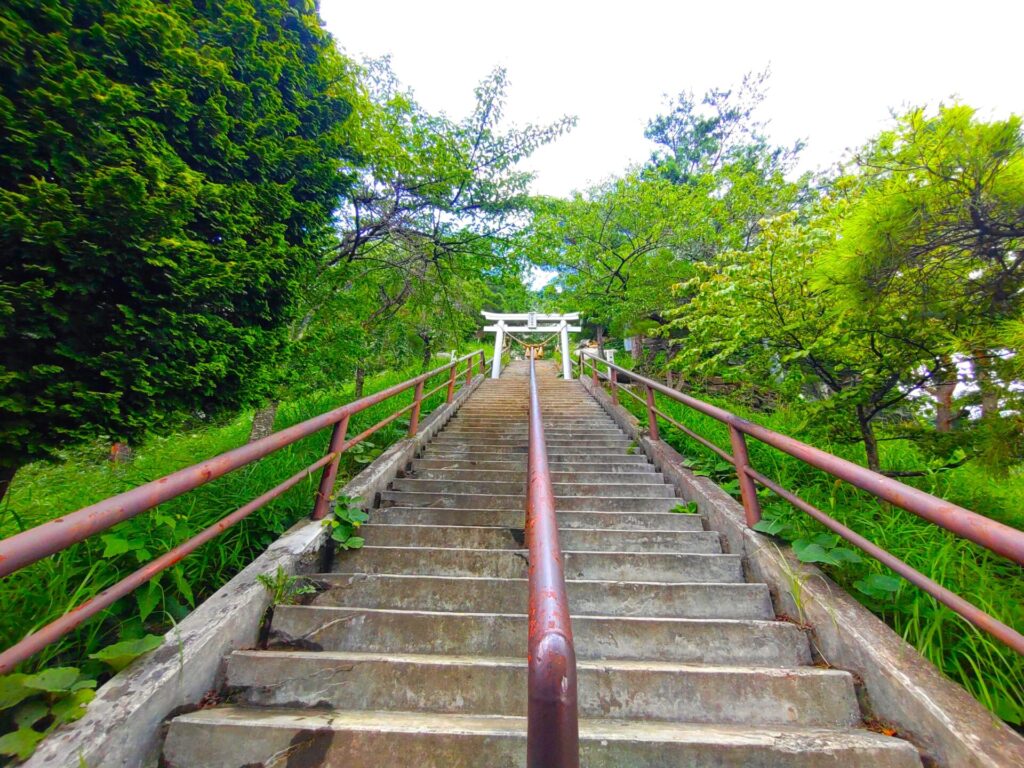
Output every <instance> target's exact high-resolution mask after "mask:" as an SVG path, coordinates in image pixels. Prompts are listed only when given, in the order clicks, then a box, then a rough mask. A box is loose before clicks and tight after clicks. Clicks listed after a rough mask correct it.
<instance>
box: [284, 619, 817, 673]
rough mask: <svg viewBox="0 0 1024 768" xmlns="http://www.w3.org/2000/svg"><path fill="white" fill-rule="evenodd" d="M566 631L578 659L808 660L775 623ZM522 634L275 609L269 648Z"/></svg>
mask: <svg viewBox="0 0 1024 768" xmlns="http://www.w3.org/2000/svg"><path fill="white" fill-rule="evenodd" d="M572 632H573V639H574V641H575V648H576V657H577V659H579V660H583V659H633V660H643V659H659V660H661V661H674V662H681V663H687V664H724V665H750V666H759V667H798V666H805V665H807V664H809V663H810V660H811V654H810V645H809V643H808V642H807V636H806V635H805V634H804V633H803V631H802V630H800V629H799V628H798V627H797V626H796V625H795V624H790V623H788V622H783V621H756V620H734V619H664V618H660V619H655V618H648V617H625V616H586V615H583V614H576V615H574V616H573V617H572ZM526 633H527V621H526V614H501V613H456V612H454V611H449V612H444V611H395V610H385V609H371V608H328V607H321V606H314V605H279V606H277V607H276V608H275V609H274V619H273V622H272V624H271V628H270V642H271V644H272V647H275V648H280V649H284V648H287V649H290V650H306V651H359V652H361V653H439V654H454V655H462V656H510V657H516V656H523V655H524V653H525V652H524V650H523V649H524V647H525V645H526V636H527V635H526Z"/></svg>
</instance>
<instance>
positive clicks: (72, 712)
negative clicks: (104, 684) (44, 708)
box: [49, 683, 96, 730]
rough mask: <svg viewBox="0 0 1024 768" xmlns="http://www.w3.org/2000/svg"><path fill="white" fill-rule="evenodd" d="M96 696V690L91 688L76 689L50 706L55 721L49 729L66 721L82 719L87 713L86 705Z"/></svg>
mask: <svg viewBox="0 0 1024 768" xmlns="http://www.w3.org/2000/svg"><path fill="white" fill-rule="evenodd" d="M94 684H95V683H94ZM94 698H96V691H94V690H92V689H90V688H83V689H82V690H80V691H75V692H74V693H72V694H71V695H70V696H64V697H63V698H61V699H60V701H58V702H57V703H56V704H54V705H53V706H52V707H50V712H51V714H52V715H53V723H52V724H51V725H50V728H49V730H53V729H54V728H56V727H58V726H61V725H63V724H64V723H71V722H74V721H75V720H78V719H80V718H81V717H82V716H83V715H85V712H86V706H87V705H88V704H89V702H90V701H92V700H93V699H94Z"/></svg>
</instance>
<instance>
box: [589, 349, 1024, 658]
mask: <svg viewBox="0 0 1024 768" xmlns="http://www.w3.org/2000/svg"><path fill="white" fill-rule="evenodd" d="M588 364H589V366H590V369H591V374H592V376H593V380H594V382H595V383H597V382H598V381H599V379H600V377H599V375H598V370H597V367H598V364H601V365H604V366H606V367H607V368H608V375H607V377H606V378H607V380H608V382H609V384H610V386H611V388H612V390H613V392H615V395H614V399H615V400H616V401H617V400H618V393H617V391H616V390H617V388H618V387H622V386H623V385H622V382H621V381H619V380H618V379H619V374H625V375H626V376H627V377H628V378H629V379H630V380H633V381H636V382H637V383H639V384H641V385H642V386H643V388H644V390H645V392H646V398H644V399H642V398H640V397H639V396H638V395H636V394H635V393H633V392H631V391H630V390H628V389H623V391H624V392H626V393H627V394H629V395H630V396H632V397H634V398H635V399H637V400H638V401H640V402H641V403H642V405H643V406H644V407H645V408H646V410H647V422H648V431H649V433H650V435H651V438H652V439H653V440H658V439H659V436H658V431H657V430H658V424H657V419H658V417H659V416H660V417H661V418H663V419H665V420H666V421H667V422H668V423H670V424H672V425H673V426H674V427H676V428H677V429H679V430H680V431H681V432H683V433H684V434H685V435H687V436H688V437H690V438H692V439H694V440H696V441H698V442H699V443H701V444H702V445H704V446H705V447H707V448H709V449H710V450H712V451H713V452H714V453H716V454H717V455H718V456H720V457H721V458H723V459H724V460H725V461H728V462H729V463H730V464H732V465H733V466H734V467H735V468H736V474H737V478H738V480H739V485H740V499H741V501H742V503H743V509H744V515H745V518H746V522H747V525H748V526H753V525H756V524H757V522H758V521H759V520H760V519H761V506H760V502H759V501H758V498H757V489H756V487H755V485H754V483H755V482H757V483H760V484H761V485H762V486H764V487H765V488H768V489H769V490H770V491H772V492H773V493H775V494H776V495H778V496H779V497H780V498H782V499H784V500H786V501H788V502H789V503H790V504H792V505H793V506H795V507H796V508H797V509H799V510H801V511H803V512H805V513H807V514H809V515H811V516H812V517H814V518H815V519H816V520H818V521H819V522H821V523H822V524H823V525H825V526H826V527H827V528H828V529H829V530H831V531H833V532H834V533H837V534H838V535H839V536H841V537H842V538H843V539H845V540H846V541H849V542H850V543H852V544H853V545H854V546H856V547H858V548H859V549H861V550H862V551H864V552H866V553H867V554H868V555H870V556H871V557H873V558H875V559H876V560H878V561H880V562H881V563H883V564H884V565H886V566H887V567H889V568H890V569H892V570H893V571H895V572H896V573H898V574H900V575H901V576H903V577H904V578H905V579H907V580H908V581H910V582H911V583H912V584H914V585H915V586H917V587H920V588H921V589H922V590H924V591H925V592H927V593H928V594H929V595H931V596H932V597H934V598H935V599H936V600H938V601H939V602H941V603H942V604H943V605H946V606H947V607H948V608H950V609H952V610H953V611H954V612H956V613H957V614H959V615H960V616H962V617H963V618H965V619H966V620H967V621H969V622H971V623H972V624H974V625H975V626H976V627H978V628H979V629H982V630H984V631H986V632H988V633H989V634H991V635H992V636H993V637H995V638H997V639H998V640H1000V641H1002V642H1003V643H1005V644H1006V645H1008V646H1009V647H1010V648H1012V649H1013V650H1015V651H1017V653H1020V654H1024V635H1022V634H1021V633H1020V632H1018V631H1017V630H1015V629H1014V628H1012V627H1010V626H1008V625H1006V624H1004V623H1003V622H1001V621H999V620H998V619H997V618H995V617H994V616H991V615H990V614H988V613H986V612H985V611H983V610H981V609H980V608H978V607H977V606H975V605H973V604H971V603H969V602H968V601H966V600H964V599H963V598H962V597H960V596H959V595H956V594H955V593H953V592H951V591H950V590H948V589H946V588H945V587H943V586H942V585H941V584H939V583H937V582H935V581H934V580H932V579H930V578H928V577H927V576H925V575H924V574H923V573H921V572H920V571H918V570H916V569H914V568H912V567H911V566H909V565H907V564H906V563H904V562H903V561H902V560H899V559H898V558H896V557H895V556H894V555H892V554H890V553H889V552H887V551H886V550H884V549H882V548H881V547H879V546H878V545H876V544H873V543H872V542H870V541H868V540H867V539H865V538H864V537H862V536H860V535H859V534H857V533H855V532H854V531H852V530H850V529H849V528H847V527H846V526H844V525H843V524H842V523H840V522H839V521H838V520H835V519H834V518H832V517H830V516H829V515H827V514H826V513H825V512H823V511H822V510H820V509H818V508H817V507H815V506H813V505H812V504H810V503H808V502H807V501H805V500H804V499H802V498H800V497H799V496H797V495H796V494H794V493H792V492H791V491H788V490H786V489H785V488H783V487H782V486H780V485H779V484H778V483H776V482H775V481H773V480H772V479H771V478H768V477H766V476H765V475H763V474H761V473H760V472H758V471H756V470H755V469H754V468H753V467H752V466H751V465H750V457H749V454H748V453H747V446H746V440H745V436H746V435H749V436H750V437H753V438H755V439H756V440H759V441H760V442H762V443H764V444H765V445H770V446H771V447H773V448H775V449H777V450H780V451H782V452H783V453H786V454H789V455H790V456H793V457H794V458H797V459H799V460H800V461H802V462H804V463H805V464H807V465H809V466H812V467H815V468H816V469H820V470H822V471H824V472H827V473H828V474H830V475H832V476H833V477H835V478H838V479H840V480H844V481H846V482H848V483H849V484H850V485H853V486H854V487H856V488H860V489H861V490H864V491H867V492H868V493H870V494H871V495H872V496H874V497H876V498H878V499H882V500H883V501H887V502H889V503H890V504H893V505H894V506H897V507H899V508H901V509H905V510H907V511H908V512H911V513H913V514H915V515H917V516H918V517H921V518H923V519H924V520H927V521H929V522H931V523H934V524H935V525H939V526H941V527H943V528H945V529H946V530H948V531H950V532H952V533H954V534H956V535H957V536H960V537H962V538H965V539H969V540H970V541H973V542H974V543H976V544H979V545H981V546H982V547H985V548H986V549H987V550H989V551H990V552H993V553H995V554H998V555H1001V556H1003V557H1005V558H1007V559H1009V560H1012V561H1014V562H1015V563H1017V564H1020V565H1024V531H1019V530H1017V529H1016V528H1011V527H1010V526H1008V525H1004V524H1003V523H1000V522H998V521H996V520H992V519H990V518H987V517H985V516H984V515H979V514H978V513H977V512H972V511H971V510H969V509H965V508H963V507H961V506H958V505H956V504H953V503H952V502H950V501H946V500H945V499H940V498H939V497H938V496H933V495H932V494H930V493H926V492H925V491H922V490H920V489H918V488H914V487H912V486H909V485H906V484H905V483H901V482H899V481H898V480H894V479H893V478H891V477H886V476H885V475H882V474H879V473H878V472H874V471H872V470H870V469H867V468H866V467H862V466H860V465H859V464H854V463H853V462H852V461H847V460H846V459H842V458H840V457H838V456H835V455H833V454H831V453H828V452H827V451H823V450H821V449H819V448H815V447H813V446H810V445H807V444H806V443H803V442H800V441H799V440H796V439H794V438H792V437H789V436H787V435H783V434H780V433H778V432H774V431H772V430H770V429H767V428H766V427H762V426H761V425H760V424H755V423H754V422H752V421H747V420H746V419H742V418H740V417H739V416H736V415H735V414H733V413H730V412H729V411H726V410H724V409H722V408H718V407H717V406H714V405H711V404H710V403H705V402H704V401H703V400H698V399H697V398H695V397H691V396H689V395H685V394H683V393H682V392H678V391H676V390H675V389H672V388H671V387H667V386H665V385H664V384H661V383H660V382H657V381H654V380H653V379H649V378H647V377H645V376H641V375H639V374H637V373H635V372H633V371H630V370H628V369H626V368H622V367H621V366H618V365H615V364H614V363H610V362H608V361H607V360H604V359H601V358H599V357H596V356H593V355H581V356H580V361H579V371H580V377H581V378H582V377H583V375H584V370H585V368H586V366H587V365H588ZM655 393H658V394H663V395H665V396H667V397H669V398H670V399H672V400H675V401H676V402H679V403H682V404H683V405H686V406H687V407H689V408H692V409H693V410H695V411H698V412H699V413H703V414H704V415H706V416H710V417H711V418H713V419H716V420H717V421H720V422H722V423H723V424H726V425H727V426H728V427H729V442H730V447H731V448H732V453H731V454H730V453H728V452H726V451H724V450H722V449H721V448H719V447H718V446H717V445H715V444H714V443H712V442H711V441H709V440H707V439H705V438H703V437H701V436H700V435H698V434H696V433H695V432H693V431H692V430H690V429H688V428H687V427H685V426H684V425H682V424H680V423H679V422H678V421H676V420H675V419H673V418H672V417H671V416H669V415H668V414H666V413H664V412H663V411H661V410H658V408H657V406H656V403H655V401H654V395H655Z"/></svg>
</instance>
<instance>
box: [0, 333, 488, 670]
mask: <svg viewBox="0 0 1024 768" xmlns="http://www.w3.org/2000/svg"><path fill="white" fill-rule="evenodd" d="M477 359H479V370H480V372H481V373H485V372H486V368H487V360H486V355H485V353H484V352H483V350H479V351H477V352H472V353H470V354H468V355H464V356H463V357H460V358H458V359H456V360H452V361H451V362H450V363H448V364H447V365H443V366H441V367H439V368H435V369H434V370H432V371H428V372H426V373H422V374H420V375H419V376H416V377H414V378H412V379H409V380H407V381H403V382H401V383H399V384H395V385H394V386H392V387H388V388H387V389H384V390H381V391H380V392H376V393H374V394H372V395H367V396H366V397H363V398H360V399H359V400H355V401H353V402H351V403H346V404H345V405H342V406H340V407H338V408H335V409H333V410H331V411H328V412H326V413H322V414H320V415H319V416H314V417H313V418H311V419H307V420H306V421H303V422H301V423H299V424H296V425H294V426H292V427H289V428H287V429H283V430H281V431H279V432H275V433H274V434H272V435H268V436H267V437H265V438H262V439H260V440H256V441H254V442H252V443H249V444H248V445H243V446H241V447H240V448H235V449H234V450H231V451H226V452H225V453H222V454H220V455H219V456H215V457H214V458H212V459H207V460H206V461H203V462H200V463H199V464H194V465H193V466H191V467H186V468H185V469H181V470H178V471H177V472H173V473H171V474H169V475H166V476H165V477H161V478H159V479H157V480H153V481H151V482H148V483H145V484H144V485H140V486H139V487H137V488H133V489H132V490H130V491H126V492H125V493H121V494H118V495H117V496H111V497H110V498H107V499H104V500H103V501H99V502H97V503H95V504H91V505H89V506H87V507H83V508H82V509H79V510H78V511H76V512H72V513H70V514H68V515H64V516H63V517H58V518H55V519H53V520H50V521H48V522H45V523H42V524H41V525H37V526H35V527H34V528H30V529H29V530H27V531H22V532H21V533H17V534H15V535H14V536H9V537H8V538H6V539H3V540H0V577H2V576H7V575H9V574H11V573H13V572H15V571H17V570H19V569H21V568H24V567H26V566H28V565H31V564H32V563H35V562H37V561H39V560H42V559H43V558H45V557H49V556H50V555H53V554H55V553H57V552H60V551H62V550H64V549H66V548H67V547H70V546H71V545H73V544H76V543H78V542H80V541H83V540H84V539H86V538H88V537H90V536H93V535H94V534H97V533H100V532H101V531H105V530H107V529H109V528H111V527H113V526H114V525H117V524H118V523H120V522H123V521H125V520H128V519H130V518H133V517H135V516H137V515H139V514H141V513H143V512H145V511H147V510H150V509H152V508H153V507H156V506H157V505H159V504H162V503H163V502H165V501H169V500H171V499H173V498H176V497H178V496H181V495H182V494H184V493H187V492H188V491H191V490H194V489H196V488H198V487H200V486H201V485H205V484H206V483H208V482H210V481H211V480H214V479H216V478H218V477H221V476H223V475H225V474H227V473H228V472H231V471H233V470H235V469H238V468H240V467H243V466H246V465H247V464H251V463H253V462H255V461H258V460H260V459H262V458H264V457H265V456H268V455H269V454H271V453H273V452H275V451H277V450H279V449H281V448H284V447H285V446H288V445H291V444H293V443H295V442H297V441H299V440H302V439H303V438H305V437H309V436H310V435H312V434H315V433H316V432H319V431H320V430H322V429H324V428H326V427H329V426H333V427H334V429H333V430H332V433H331V438H330V442H329V444H328V449H327V453H326V454H325V455H324V456H322V457H321V458H319V459H317V460H316V461H315V462H313V463H312V464H310V465H309V466H308V467H306V468H305V469H302V470H300V471H299V472H297V473H296V474H294V475H292V476H291V477H290V478H288V479H287V480H285V481H284V482H282V483H280V484H279V485H277V486H275V487H274V488H272V489H270V490H269V491H267V492H265V493H263V494H262V495H260V496H258V497H256V498H255V499H253V500H252V501H250V502H249V503H247V504H245V505H243V506H241V507H239V508H238V509H237V510H235V511H234V512H231V513H230V514H228V515H226V516H225V517H224V518H222V519H221V520H220V521H219V522H218V523H216V524H214V525H212V526H210V527H209V528H207V529H205V530H203V531H201V532H200V533H198V534H197V535H195V536H193V537H192V538H191V539H189V540H187V541H185V542H183V543H181V544H179V545H178V546H176V547H175V548H174V549H172V550H170V551H169V552H167V553H165V554H163V555H161V556H159V557H157V558H156V559H154V560H152V561H150V562H149V563H147V564H146V565H145V566H143V567H142V568H140V569H138V570H137V571H135V572H134V573H132V574H130V575H129V576H127V577H125V578H124V579H122V580H121V581H119V582H117V583H116V584H114V585H112V586H110V587H108V588H107V589H105V590H104V591H103V592H100V593H99V594H98V595H96V596H95V597H92V598H90V599H89V600H86V601H85V602H84V603H81V604H80V605H78V606H77V607H75V608H73V609H72V610H70V611H68V612H67V613H65V614H64V615H63V616H61V617H60V618H58V619H56V620H54V621H52V622H50V623H49V624H47V625H46V626H44V627H42V628H41V629H39V630H37V631H35V632H33V633H31V634H29V635H28V636H26V637H25V638H23V639H22V640H21V641H20V642H18V643H16V644H15V645H13V646H11V647H10V648H8V649H7V650H5V651H4V652H3V653H0V675H2V674H6V673H8V672H10V671H11V670H13V669H14V668H15V667H16V666H17V665H18V664H20V663H21V662H23V661H25V660H26V659H28V658H30V657H31V656H33V655H34V654H36V653H38V652H39V651H41V650H42V649H44V648H45V647H46V646H48V645H50V644H52V643H54V642H56V641H57V640H59V639H60V638H61V637H63V636H64V635H66V634H67V633H68V632H70V631H71V630H73V629H74V628H75V627H77V626H79V625H80V624H82V622H84V621H86V620H87V619H89V618H90V617H91V616H94V615H95V614H97V613H99V612H100V611H102V610H103V609H105V608H107V607H109V606H110V605H111V604H113V603H114V602H115V601H116V600H118V599H120V598H121V597H124V596H125V595H127V594H129V593H130V592H132V590H134V589H136V588H137V587H139V586H141V585H142V584H145V583H146V582H147V581H149V580H150V579H151V578H153V577H154V576H156V575H157V574H158V573H160V572H161V571H164V570H166V569H167V568H170V567H171V566H173V565H175V564H176V563H178V562H180V561H181V560H182V559H183V558H184V557H186V556H187V555H189V554H191V553H192V552H194V551H195V550H196V549H198V548H199V547H200V546H202V545H203V544H205V543H206V542H208V541H210V540H211V539H212V538H214V537H215V536H217V535H218V534H219V533H222V532H223V531H225V530H227V529H228V528H230V527H231V526H233V525H235V524H236V523H238V522H240V521H241V520H243V519H245V518H246V517H248V516H249V515H251V514H252V513H253V512H255V511H256V510H258V509H260V508H261V507H263V506H265V505H266V504H268V503H269V502H271V501H273V500H274V499H276V498H278V497H279V496H281V495H282V494H284V493H285V492H286V491H287V490H289V489H290V488H292V487H293V486H295V485H297V484H298V483H299V482H301V481H302V480H304V479H305V478H307V477H309V476H310V475H311V474H312V473H314V472H316V470H318V469H320V468H323V474H322V476H321V479H320V485H319V489H318V491H317V494H316V501H315V503H314V507H313V514H312V517H313V518H314V519H321V518H323V517H325V516H326V515H327V514H328V512H329V510H330V499H331V496H332V494H333V493H334V483H335V480H336V479H337V475H338V464H339V462H340V460H341V454H342V453H344V452H345V451H346V450H348V449H349V448H351V447H352V446H354V445H356V444H357V443H359V442H360V441H362V440H364V439H365V438H367V437H369V436H370V435H372V434H373V433H374V432H376V431H378V430H379V429H381V428H382V427H384V426H386V425H387V424H390V423H391V422H392V421H394V420H395V419H396V418H398V417H399V416H401V415H402V414H403V413H405V412H407V411H410V410H411V411H412V413H413V416H412V418H411V419H410V427H409V434H410V436H411V435H413V434H415V433H416V431H417V429H418V420H419V412H420V406H421V404H422V402H423V400H424V399H425V398H426V397H429V396H430V395H431V394H434V393H436V392H438V391H440V390H441V389H443V388H445V387H447V389H448V394H447V400H446V402H448V403H450V402H451V401H452V399H453V398H454V393H455V380H456V378H457V374H458V372H457V369H458V368H459V367H461V365H462V364H463V363H466V374H465V375H466V378H465V383H466V384H469V383H470V382H471V381H472V376H473V369H474V368H475V367H476V365H477V363H476V362H475V361H476V360H477ZM442 373H448V379H447V380H446V381H445V382H444V383H443V384H442V385H441V386H440V387H435V388H434V389H432V390H430V391H429V392H427V393H424V392H423V386H424V384H425V383H426V382H427V381H429V380H430V379H432V378H434V377H435V376H438V375H440V374H442ZM411 388H412V389H414V392H415V394H414V397H413V402H412V403H410V404H409V405H407V406H405V407H403V408H401V409H399V410H398V411H396V412H395V413H393V414H391V415H390V416H387V417H385V418H384V419H382V420H380V421H378V422H377V423H376V424H374V425H373V426H372V427H370V428H369V429H367V430H365V431H363V432H361V433H360V434H359V435H357V436H356V437H354V438H352V439H350V440H347V441H346V440H345V433H346V431H347V429H348V423H349V419H350V418H351V417H352V416H353V415H355V414H357V413H361V412H362V411H365V410H366V409H368V408H371V407H373V406H374V405H378V404H379V403H382V402H384V401H385V400H388V399H390V398H392V397H394V396H395V395H399V394H401V393H403V392H406V391H408V390H409V389H411Z"/></svg>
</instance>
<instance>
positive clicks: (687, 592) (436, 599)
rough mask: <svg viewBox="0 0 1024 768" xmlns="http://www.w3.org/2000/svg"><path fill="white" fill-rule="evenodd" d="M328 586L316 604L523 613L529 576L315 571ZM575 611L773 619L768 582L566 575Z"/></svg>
mask: <svg viewBox="0 0 1024 768" xmlns="http://www.w3.org/2000/svg"><path fill="white" fill-rule="evenodd" d="M308 578H310V579H311V580H313V581H314V582H316V583H317V585H318V588H319V589H322V590H324V591H322V592H320V593H318V594H317V595H316V596H315V597H314V598H313V602H312V604H313V605H320V606H339V607H347V608H390V609H397V610H425V611H456V612H461V613H466V612H470V613H472V612H477V613H525V612H526V604H527V597H528V589H527V583H526V579H498V578H480V577H476V576H424V575H422V574H412V575H399V574H347V573H318V574H313V575H311V576H309V577H308ZM566 589H567V590H568V594H569V606H570V608H571V609H572V611H573V613H579V614H586V615H590V616H643V617H649V618H659V617H664V618H681V619H772V618H774V615H775V614H774V611H773V609H772V604H771V598H770V596H769V594H768V588H767V587H766V586H765V585H764V584H715V583H705V584H702V583H682V584H668V583H665V582H650V581H596V580H569V581H567V582H566Z"/></svg>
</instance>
